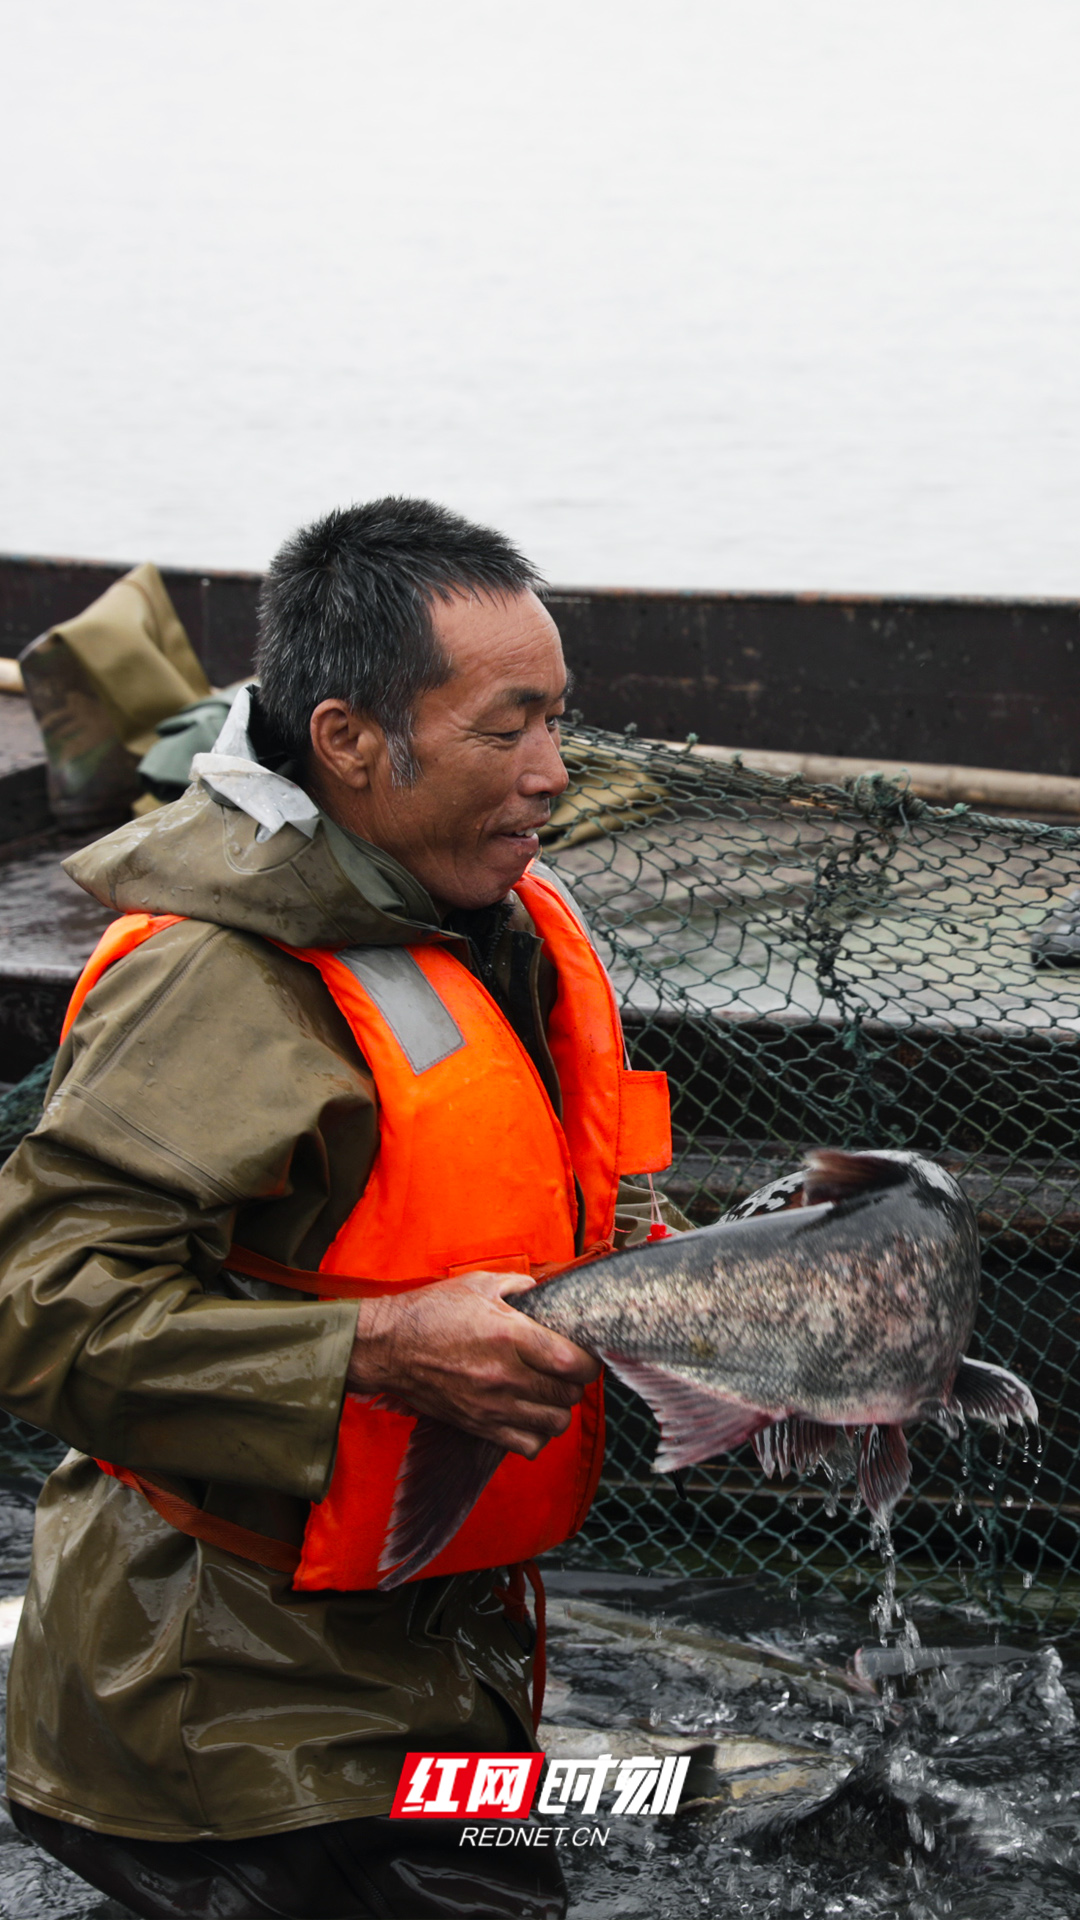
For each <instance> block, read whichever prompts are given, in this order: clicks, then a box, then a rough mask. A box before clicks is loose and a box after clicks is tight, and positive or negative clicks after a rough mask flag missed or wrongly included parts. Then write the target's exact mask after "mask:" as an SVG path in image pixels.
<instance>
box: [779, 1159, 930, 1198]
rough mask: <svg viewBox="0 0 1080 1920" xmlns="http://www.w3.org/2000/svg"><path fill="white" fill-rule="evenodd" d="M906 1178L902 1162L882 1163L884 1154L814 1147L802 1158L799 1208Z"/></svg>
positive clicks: (895, 1184) (898, 1183)
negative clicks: (803, 1173) (802, 1177)
mask: <svg viewBox="0 0 1080 1920" xmlns="http://www.w3.org/2000/svg"><path fill="white" fill-rule="evenodd" d="M909 1178H910V1171H909V1168H908V1166H907V1164H906V1162H905V1161H903V1160H886V1158H885V1156H884V1154H877V1153H841V1152H840V1150H839V1149H838V1148H836V1147H815V1148H814V1150H813V1152H812V1153H808V1154H807V1156H806V1174H805V1178H804V1181H803V1205H804V1206H807V1207H814V1206H817V1204H818V1202H819V1201H821V1200H852V1199H854V1198H855V1195H856V1194H859V1193H875V1192H880V1191H881V1190H882V1189H883V1188H885V1187H900V1186H903V1184H904V1181H905V1180H907V1179H909Z"/></svg>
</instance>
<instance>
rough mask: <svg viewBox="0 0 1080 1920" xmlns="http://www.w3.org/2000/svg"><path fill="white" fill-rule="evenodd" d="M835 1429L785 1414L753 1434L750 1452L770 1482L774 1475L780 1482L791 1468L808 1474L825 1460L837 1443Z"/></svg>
mask: <svg viewBox="0 0 1080 1920" xmlns="http://www.w3.org/2000/svg"><path fill="white" fill-rule="evenodd" d="M837 1438H838V1435H837V1429H836V1428H835V1427H827V1426H825V1425H823V1423H822V1422H821V1421H820V1420H808V1419H807V1418H806V1417H805V1415H803V1414H801V1413H793V1414H789V1415H788V1418H787V1419H786V1420H777V1421H776V1422H775V1423H774V1424H773V1425H772V1426H771V1427H762V1429H761V1431H760V1432H759V1433H755V1435H754V1451H755V1453H756V1454H757V1457H758V1459H759V1460H760V1462H761V1465H762V1467H763V1468H764V1471H765V1473H766V1474H767V1476H768V1478H769V1479H770V1480H771V1479H772V1476H773V1474H774V1473H778V1474H779V1475H780V1478H781V1479H783V1478H784V1475H785V1474H788V1473H790V1472H791V1471H792V1469H794V1471H795V1472H796V1473H809V1472H811V1470H812V1469H813V1468H814V1467H816V1466H818V1465H820V1463H821V1461H822V1460H827V1459H828V1457H829V1455H830V1454H831V1453H832V1450H833V1448H834V1447H835V1445H836V1442H837Z"/></svg>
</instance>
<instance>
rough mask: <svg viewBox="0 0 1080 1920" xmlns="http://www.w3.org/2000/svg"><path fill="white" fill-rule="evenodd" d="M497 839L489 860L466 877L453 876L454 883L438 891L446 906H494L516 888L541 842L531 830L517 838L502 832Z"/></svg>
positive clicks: (538, 849) (515, 835)
mask: <svg viewBox="0 0 1080 1920" xmlns="http://www.w3.org/2000/svg"><path fill="white" fill-rule="evenodd" d="M496 839H497V842H498V845H497V847H493V848H492V858H491V859H490V860H487V861H485V862H484V864H483V866H482V867H478V868H477V869H476V870H475V871H474V872H473V873H471V874H469V875H468V876H467V877H462V876H460V875H455V876H454V880H453V882H452V883H450V884H448V885H447V886H446V888H445V890H441V891H440V897H441V899H442V900H443V901H444V903H445V904H446V905H447V906H449V907H464V908H476V907H493V906H495V905H496V904H497V903H498V901H500V900H505V898H506V896H507V894H508V893H509V892H510V890H511V888H512V887H516V885H517V883H518V881H519V880H520V879H521V876H522V874H523V873H524V872H525V871H526V869H527V868H528V867H529V866H531V864H532V862H533V861H534V860H535V858H536V856H537V854H538V853H539V851H540V842H539V840H538V839H537V837H536V835H535V834H534V833H530V834H525V835H523V836H520V837H519V836H518V835H517V834H508V833H501V834H498V835H497V836H496Z"/></svg>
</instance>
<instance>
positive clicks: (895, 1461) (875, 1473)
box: [856, 1427, 911, 1520]
mask: <svg viewBox="0 0 1080 1920" xmlns="http://www.w3.org/2000/svg"><path fill="white" fill-rule="evenodd" d="M856 1479H857V1481H858V1486H859V1492H860V1493H861V1494H862V1497H863V1501H864V1503H865V1505H866V1507H867V1508H868V1509H869V1511H870V1512H871V1513H872V1514H873V1516H874V1518H875V1520H887V1519H888V1517H889V1515H890V1513H891V1512H892V1510H893V1508H894V1507H895V1505H896V1503H897V1501H898V1500H899V1498H900V1495H901V1494H902V1493H903V1492H904V1491H905V1490H906V1488H907V1485H908V1482H909V1480H910V1479H911V1461H910V1460H909V1458H908V1450H907V1441H906V1439H905V1438H904V1429H903V1427H864V1429H863V1437H862V1447H861V1449H860V1452H859V1464H858V1467H857V1469H856Z"/></svg>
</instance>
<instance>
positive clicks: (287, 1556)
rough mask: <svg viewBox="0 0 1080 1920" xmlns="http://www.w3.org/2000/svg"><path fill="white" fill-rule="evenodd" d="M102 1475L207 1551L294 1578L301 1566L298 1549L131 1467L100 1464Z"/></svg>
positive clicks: (98, 1463)
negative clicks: (214, 1550) (129, 1490)
mask: <svg viewBox="0 0 1080 1920" xmlns="http://www.w3.org/2000/svg"><path fill="white" fill-rule="evenodd" d="M96 1465H97V1466H99V1467H100V1468H101V1470H102V1472H103V1473H108V1474H111V1476H112V1478H113V1479H114V1480H120V1481H121V1482H122V1483H123V1485H124V1486H125V1487H131V1488H133V1490H134V1491H135V1492H136V1493H141V1494H142V1496H143V1499H144V1500H148V1501H149V1502H150V1505H151V1506H152V1507H153V1509H154V1512H155V1513H159V1514H160V1515H161V1518H162V1519H163V1520H167V1521H168V1523H169V1525H170V1527H175V1528H176V1530H177V1532H178V1533H186V1534H189V1535H190V1537H191V1538H192V1539H193V1540H204V1541H205V1542H206V1544H207V1546H208V1547H221V1548H223V1549H224V1551H225V1552H226V1553H235V1554H239V1556H240V1558H241V1560H254V1561H255V1562H256V1563H257V1565H259V1566H260V1567H274V1568H276V1570H277V1572H278V1573H287V1574H289V1576H290V1577H291V1576H292V1575H293V1574H294V1573H295V1572H296V1569H297V1567H298V1566H299V1565H300V1549H299V1547H291V1546H290V1545H289V1543H288V1541H287V1540H275V1539H274V1538H273V1537H272V1535H270V1534H268V1533H256V1532H255V1531H254V1529H253V1528H252V1527H242V1526H240V1525H239V1524H238V1522H237V1521H235V1520H223V1519H222V1518H221V1517H220V1516H219V1515H218V1514H216V1513H204V1512H203V1510H202V1508H201V1507H196V1506H193V1505H192V1502H191V1501H190V1500H184V1499H182V1498H181V1496H180V1495H179V1494H178V1493H170V1492H169V1490H168V1488H167V1487H159V1486H158V1485H157V1482H156V1481H154V1480H147V1479H146V1478H145V1477H144V1475H143V1474H141V1473H133V1472H132V1471H131V1469H130V1467H115V1466H113V1465H112V1463H111V1462H110V1461H108V1460H98V1461H97V1462H96Z"/></svg>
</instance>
